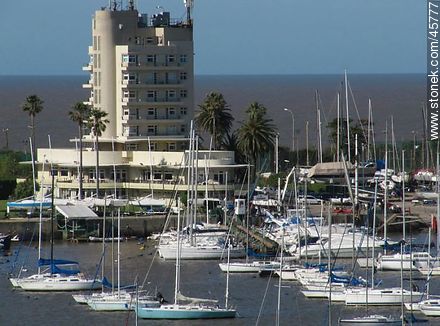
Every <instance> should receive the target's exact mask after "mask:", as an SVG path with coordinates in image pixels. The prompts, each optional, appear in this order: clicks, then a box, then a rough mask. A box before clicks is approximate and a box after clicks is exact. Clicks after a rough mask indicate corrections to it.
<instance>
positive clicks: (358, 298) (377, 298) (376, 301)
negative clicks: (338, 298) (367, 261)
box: [345, 288, 422, 305]
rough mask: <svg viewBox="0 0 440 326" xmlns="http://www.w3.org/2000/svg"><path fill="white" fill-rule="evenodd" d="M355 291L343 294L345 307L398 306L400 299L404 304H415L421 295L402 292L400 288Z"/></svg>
mask: <svg viewBox="0 0 440 326" xmlns="http://www.w3.org/2000/svg"><path fill="white" fill-rule="evenodd" d="M366 290H367V289H365V288H362V289H355V290H349V291H346V293H345V304H346V305H365V304H367V300H368V304H369V305H400V304H401V303H402V299H403V302H404V303H410V302H417V301H418V299H419V298H420V296H421V295H422V293H420V292H415V291H413V292H412V294H411V292H410V291H407V290H403V295H402V290H401V289H400V288H390V289H368V294H367V291H366Z"/></svg>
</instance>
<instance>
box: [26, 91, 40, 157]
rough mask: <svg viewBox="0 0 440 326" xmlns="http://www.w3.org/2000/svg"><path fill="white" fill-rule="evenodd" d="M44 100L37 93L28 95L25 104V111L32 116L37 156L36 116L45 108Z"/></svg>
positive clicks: (33, 144)
mask: <svg viewBox="0 0 440 326" xmlns="http://www.w3.org/2000/svg"><path fill="white" fill-rule="evenodd" d="M43 103H44V101H43V100H42V99H40V98H39V97H38V96H37V95H29V96H28V97H26V102H24V104H23V111H24V112H27V113H28V114H29V117H30V118H31V125H30V126H29V127H30V128H31V139H32V148H33V150H32V151H33V154H34V157H35V153H36V152H35V148H36V146H35V116H36V115H37V114H38V113H40V112H41V111H42V110H43Z"/></svg>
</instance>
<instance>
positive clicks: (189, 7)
mask: <svg viewBox="0 0 440 326" xmlns="http://www.w3.org/2000/svg"><path fill="white" fill-rule="evenodd" d="M183 3H184V4H185V8H186V23H187V24H188V25H192V21H191V11H192V8H193V7H194V2H193V0H183Z"/></svg>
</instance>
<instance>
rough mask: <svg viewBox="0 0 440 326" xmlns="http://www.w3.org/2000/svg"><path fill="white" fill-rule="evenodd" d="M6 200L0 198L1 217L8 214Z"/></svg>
mask: <svg viewBox="0 0 440 326" xmlns="http://www.w3.org/2000/svg"><path fill="white" fill-rule="evenodd" d="M6 202H7V200H6V199H5V200H0V218H3V217H5V215H6Z"/></svg>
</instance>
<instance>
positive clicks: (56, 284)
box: [10, 168, 100, 291]
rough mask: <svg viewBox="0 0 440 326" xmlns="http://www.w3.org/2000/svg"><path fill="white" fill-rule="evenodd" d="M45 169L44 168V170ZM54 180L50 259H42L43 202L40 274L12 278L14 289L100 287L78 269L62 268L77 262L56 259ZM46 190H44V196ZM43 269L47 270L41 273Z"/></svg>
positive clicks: (44, 289) (67, 289) (85, 288)
mask: <svg viewBox="0 0 440 326" xmlns="http://www.w3.org/2000/svg"><path fill="white" fill-rule="evenodd" d="M43 169H44V168H43ZM54 178H55V175H54V173H52V216H51V230H52V232H51V242H50V243H51V255H50V259H44V258H42V257H41V227H42V201H41V205H40V223H39V242H38V256H39V257H38V273H37V274H34V275H31V276H28V277H23V278H20V277H19V278H11V279H10V281H11V283H12V285H13V286H14V287H21V288H22V289H23V290H25V291H81V290H91V289H96V288H98V287H100V281H99V280H97V279H94V278H93V279H90V278H87V277H86V276H85V275H84V274H82V273H80V271H79V270H78V269H63V268H61V267H60V266H66V265H76V266H77V265H78V263H77V262H75V261H70V260H61V259H54V257H53V246H54V234H53V227H54V226H53V220H54V215H55V205H54ZM43 193H44V189H42V196H43ZM41 268H46V270H45V271H43V272H42V271H41Z"/></svg>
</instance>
